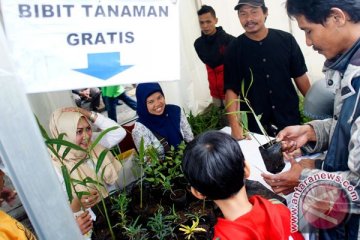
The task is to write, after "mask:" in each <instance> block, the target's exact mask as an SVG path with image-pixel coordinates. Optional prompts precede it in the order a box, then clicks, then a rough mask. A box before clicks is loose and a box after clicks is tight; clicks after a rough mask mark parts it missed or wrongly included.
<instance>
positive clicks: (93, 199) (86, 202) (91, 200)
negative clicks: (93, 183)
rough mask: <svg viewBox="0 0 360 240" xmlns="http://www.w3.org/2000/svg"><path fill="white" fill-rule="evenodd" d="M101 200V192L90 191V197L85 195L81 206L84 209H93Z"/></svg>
mask: <svg viewBox="0 0 360 240" xmlns="http://www.w3.org/2000/svg"><path fill="white" fill-rule="evenodd" d="M99 199H100V195H99V192H98V191H96V190H90V195H84V196H82V197H81V204H82V205H83V207H84V208H91V207H93V206H95V205H96V204H97V203H98V202H99Z"/></svg>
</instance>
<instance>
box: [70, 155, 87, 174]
mask: <svg viewBox="0 0 360 240" xmlns="http://www.w3.org/2000/svg"><path fill="white" fill-rule="evenodd" d="M86 160H87V159H86V158H84V159H81V160H80V161H78V162H77V163H76V164H75V166H74V167H73V168H72V169H71V170H70V173H72V172H73V171H75V170H76V169H77V168H78V167H79V166H80V165H81V164H83V163H84V162H85V161H86Z"/></svg>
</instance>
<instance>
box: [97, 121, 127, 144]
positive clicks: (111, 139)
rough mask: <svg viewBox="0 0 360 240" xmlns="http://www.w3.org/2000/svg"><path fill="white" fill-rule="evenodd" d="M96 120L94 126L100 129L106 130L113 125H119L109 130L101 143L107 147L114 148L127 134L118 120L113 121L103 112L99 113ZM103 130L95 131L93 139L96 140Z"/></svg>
mask: <svg viewBox="0 0 360 240" xmlns="http://www.w3.org/2000/svg"><path fill="white" fill-rule="evenodd" d="M97 115H98V116H97V118H96V121H95V122H94V126H95V127H97V128H99V129H100V130H106V129H108V128H111V127H115V126H117V127H119V128H118V129H115V130H112V131H110V132H108V133H107V134H106V135H105V136H104V137H103V138H102V139H101V140H100V144H101V145H102V146H104V147H106V148H112V147H113V146H115V145H116V144H118V143H119V142H121V140H123V139H124V138H125V136H126V131H125V129H124V128H123V127H121V126H120V125H119V124H118V123H117V122H115V121H113V120H112V119H110V118H107V117H105V116H103V115H101V114H97ZM100 133H101V132H93V135H92V140H95V139H96V137H98V136H99V135H100Z"/></svg>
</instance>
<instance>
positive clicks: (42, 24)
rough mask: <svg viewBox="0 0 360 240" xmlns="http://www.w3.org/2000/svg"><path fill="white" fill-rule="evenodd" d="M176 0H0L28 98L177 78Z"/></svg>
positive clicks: (12, 53) (18, 70) (9, 38)
mask: <svg viewBox="0 0 360 240" xmlns="http://www.w3.org/2000/svg"><path fill="white" fill-rule="evenodd" d="M178 5H179V3H178V1H177V0H47V1H45V0H23V1H21V0H1V8H2V14H3V18H4V26H5V32H6V39H7V41H8V44H9V46H10V49H9V50H10V55H11V57H12V59H13V61H14V65H15V69H16V72H17V74H18V75H19V77H20V78H21V79H22V80H23V82H24V83H25V88H26V91H27V92H28V93H35V92H47V91H57V90H66V89H78V88H84V87H95V86H111V85H118V84H126V83H137V82H150V81H171V80H178V79H180V50H179V49H180V41H179V39H180V38H179V35H180V33H179V29H180V28H179V6H178Z"/></svg>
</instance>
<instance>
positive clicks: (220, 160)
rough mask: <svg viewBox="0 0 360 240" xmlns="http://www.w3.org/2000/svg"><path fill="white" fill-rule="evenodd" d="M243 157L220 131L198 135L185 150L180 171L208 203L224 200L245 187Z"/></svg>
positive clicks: (234, 144) (233, 140)
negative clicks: (207, 199) (209, 201)
mask: <svg viewBox="0 0 360 240" xmlns="http://www.w3.org/2000/svg"><path fill="white" fill-rule="evenodd" d="M244 166H245V164H244V155H243V153H242V151H241V149H240V146H239V144H238V142H237V141H236V140H235V139H234V138H232V137H231V136H230V135H228V134H226V133H223V132H220V131H207V132H204V133H202V134H199V135H198V136H197V137H196V138H195V139H194V140H192V141H191V142H190V143H189V144H188V145H187V146H186V148H185V151H184V156H183V162H182V169H183V172H184V175H185V177H186V179H187V180H188V181H189V183H190V185H191V186H192V187H194V188H195V189H196V190H197V191H199V192H200V193H201V194H203V195H204V196H206V197H207V198H209V199H211V200H219V199H226V198H229V197H230V196H232V195H233V194H235V193H237V192H239V191H240V189H241V188H242V187H243V186H244V182H245V179H244Z"/></svg>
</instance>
